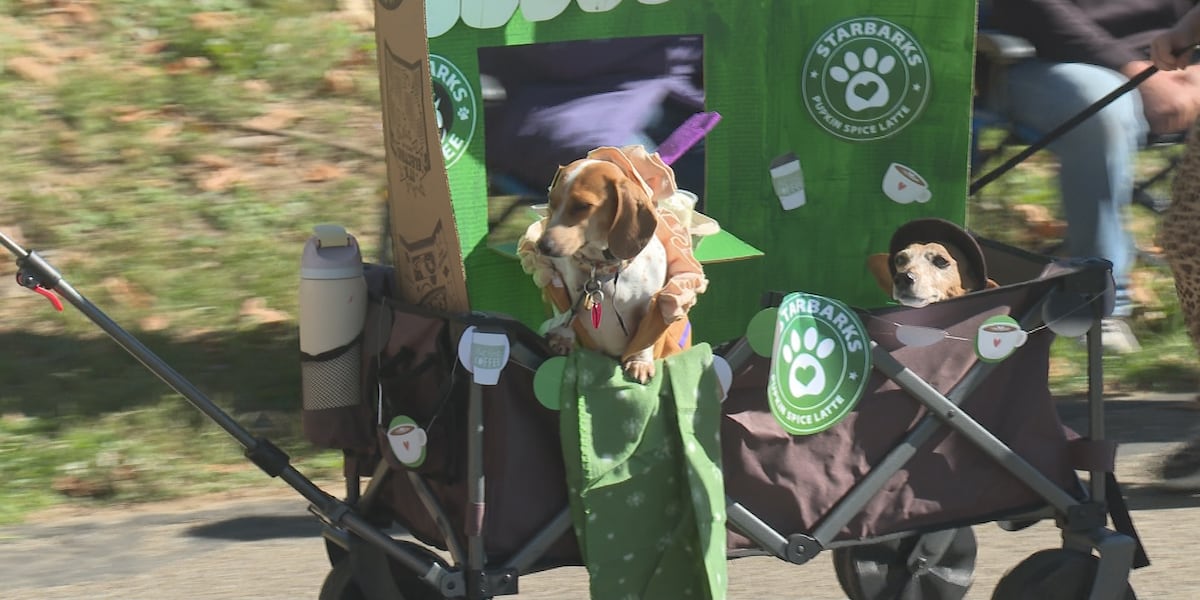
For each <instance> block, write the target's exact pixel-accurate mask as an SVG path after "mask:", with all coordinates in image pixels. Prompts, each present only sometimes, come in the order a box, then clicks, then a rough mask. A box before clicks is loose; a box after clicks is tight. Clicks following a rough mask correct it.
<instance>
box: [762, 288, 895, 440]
mask: <svg viewBox="0 0 1200 600" xmlns="http://www.w3.org/2000/svg"><path fill="white" fill-rule="evenodd" d="M777 319H778V320H777V325H776V331H777V332H778V334H777V335H776V336H775V345H774V350H773V352H772V354H771V377H770V380H769V381H768V383H767V398H768V401H769V402H770V405H771V413H772V414H773V415H775V419H776V420H778V421H779V423H780V425H782V426H783V428H784V429H785V430H787V431H788V433H791V434H793V435H809V434H813V433H818V432H821V431H824V430H826V429H828V428H829V427H832V426H833V425H834V424H835V423H837V422H838V421H840V420H842V418H843V417H845V416H846V415H847V414H849V412H850V411H851V410H852V409H853V408H854V405H855V404H856V403H857V402H858V399H859V397H860V396H862V393H863V389H864V388H865V387H866V383H867V377H868V376H869V375H870V369H871V354H870V339H869V338H868V337H867V332H866V329H865V328H864V327H863V324H862V321H860V320H859V318H858V315H857V314H855V312H854V311H853V310H851V309H850V308H848V307H847V306H846V305H844V304H842V303H841V302H838V301H837V300H833V299H830V298H825V297H822V296H815V295H811V294H804V293H794V294H789V295H788V296H787V297H786V298H784V299H783V303H782V304H780V305H779V312H778V317H777Z"/></svg>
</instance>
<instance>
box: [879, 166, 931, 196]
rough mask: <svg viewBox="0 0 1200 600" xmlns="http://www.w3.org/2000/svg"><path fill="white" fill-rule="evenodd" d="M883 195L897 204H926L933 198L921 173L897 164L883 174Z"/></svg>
mask: <svg viewBox="0 0 1200 600" xmlns="http://www.w3.org/2000/svg"><path fill="white" fill-rule="evenodd" d="M883 193H884V194H886V195H887V197H888V198H891V199H892V201H893V202H896V203H897V204H912V203H913V202H917V203H924V202H929V199H930V198H932V197H933V192H930V191H929V182H927V181H925V178H924V177H921V174H920V173H917V172H916V171H914V170H912V169H910V168H909V167H906V166H904V165H902V164H900V163H895V162H894V163H892V164H891V165H889V166H888V168H887V171H886V172H885V173H884V174H883Z"/></svg>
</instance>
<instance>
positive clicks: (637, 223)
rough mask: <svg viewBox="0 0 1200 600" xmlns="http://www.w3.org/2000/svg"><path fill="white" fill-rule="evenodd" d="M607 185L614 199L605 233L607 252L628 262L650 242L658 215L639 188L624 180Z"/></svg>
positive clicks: (640, 187)
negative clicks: (611, 215) (609, 221)
mask: <svg viewBox="0 0 1200 600" xmlns="http://www.w3.org/2000/svg"><path fill="white" fill-rule="evenodd" d="M609 184H610V185H611V186H612V190H611V193H612V194H613V197H614V198H615V203H614V204H615V206H614V211H615V212H614V214H613V222H612V227H611V228H609V230H608V251H609V252H611V253H612V255H613V256H615V257H617V258H619V259H621V260H627V259H630V258H633V257H635V256H637V255H638V253H639V252H641V251H642V248H645V247H646V244H649V243H650V238H652V237H654V229H655V228H656V227H658V216H657V215H656V214H655V212H654V206H653V205H652V204H651V203H650V197H649V196H647V195H646V192H645V191H644V190H643V189H642V186H640V185H637V184H636V183H634V182H633V181H631V180H629V179H627V178H624V177H622V178H619V179H615V180H612V181H610V182H609Z"/></svg>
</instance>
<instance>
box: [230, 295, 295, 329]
mask: <svg viewBox="0 0 1200 600" xmlns="http://www.w3.org/2000/svg"><path fill="white" fill-rule="evenodd" d="M238 314H239V315H241V317H242V318H244V319H246V320H248V321H251V322H253V323H258V324H263V325H267V324H272V323H285V322H287V321H290V320H291V318H292V316H291V315H289V314H287V313H286V312H283V311H282V310H275V309H273V308H268V307H267V299H266V298H247V299H246V300H245V301H244V302H242V309H241V311H240V312H239V313H238Z"/></svg>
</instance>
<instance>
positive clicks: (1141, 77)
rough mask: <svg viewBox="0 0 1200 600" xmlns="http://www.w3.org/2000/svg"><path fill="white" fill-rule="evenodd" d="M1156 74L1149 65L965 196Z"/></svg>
mask: <svg viewBox="0 0 1200 600" xmlns="http://www.w3.org/2000/svg"><path fill="white" fill-rule="evenodd" d="M1195 47H1196V46H1195V45H1192V46H1188V47H1186V48H1180V49H1179V50H1176V51H1175V52H1174V54H1175V56H1179V55H1181V54H1183V53H1184V52H1188V51H1190V50H1192V49H1193V48H1195ZM1157 72H1158V67H1156V66H1154V65H1150V66H1148V67H1146V68H1145V69H1144V70H1142V72H1141V73H1138V74H1137V75H1134V76H1133V77H1132V78H1130V79H1129V81H1126V82H1125V83H1123V84H1121V85H1120V86H1119V87H1117V89H1115V90H1113V91H1111V92H1109V93H1108V94H1107V95H1105V96H1104V97H1103V98H1101V99H1099V100H1097V101H1096V102H1095V103H1093V104H1092V105H1090V106H1088V107H1087V108H1085V109H1083V110H1081V111H1079V114H1077V115H1075V116H1073V117H1071V118H1070V119H1067V120H1066V121H1064V122H1063V123H1062V124H1061V125H1059V126H1058V127H1055V128H1054V129H1052V130H1051V131H1050V132H1049V133H1047V134H1046V135H1043V136H1042V137H1041V139H1039V140H1037V141H1035V142H1033V143H1032V144H1030V145H1029V146H1026V147H1025V149H1024V150H1021V151H1020V152H1018V153H1016V154H1015V155H1013V157H1012V158H1010V159H1008V160H1007V161H1005V162H1004V164H1002V165H1000V166H998V167H996V168H995V169H992V170H991V171H988V172H987V173H984V174H983V175H980V176H979V179H976V180H975V181H972V182H971V187H970V189H969V190H968V191H967V195H968V196H974V195H975V193H976V192H978V191H979V190H981V189H983V187H984V186H986V185H987V184H989V183H991V182H993V181H995V180H996V179H998V178H999V177H1000V176H1001V175H1003V174H1005V173H1007V172H1009V171H1010V170H1012V168H1013V167H1015V166H1017V165H1018V164H1020V163H1021V162H1022V161H1024V160H1025V159H1027V158H1029V157H1030V156H1033V154H1034V153H1035V152H1037V151H1038V150H1041V149H1042V148H1045V147H1046V146H1049V145H1050V143H1051V142H1053V141H1054V140H1057V139H1058V138H1060V137H1062V136H1063V134H1065V133H1067V132H1068V131H1070V130H1071V129H1073V128H1074V127H1075V126H1076V125H1079V124H1080V123H1082V122H1083V121H1084V120H1086V119H1087V118H1088V117H1090V116H1092V115H1094V114H1096V113H1098V112H1100V110H1101V109H1103V108H1104V107H1106V106H1108V105H1109V104H1112V103H1113V101H1114V100H1116V99H1117V98H1120V97H1121V96H1123V95H1125V94H1126V93H1127V92H1128V91H1129V90H1132V89H1133V88H1135V87H1137V86H1139V85H1141V83H1142V82H1143V81H1146V80H1147V79H1149V78H1150V76H1151V75H1154V74H1155V73H1157Z"/></svg>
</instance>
